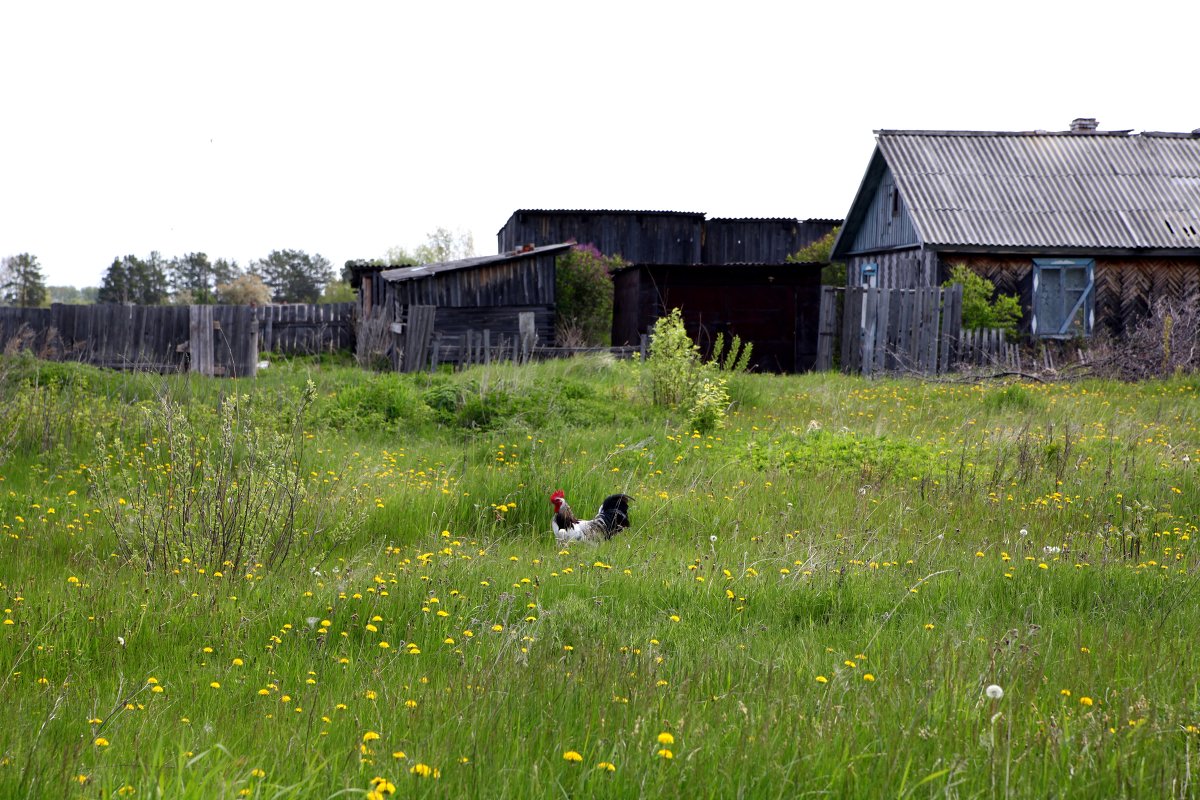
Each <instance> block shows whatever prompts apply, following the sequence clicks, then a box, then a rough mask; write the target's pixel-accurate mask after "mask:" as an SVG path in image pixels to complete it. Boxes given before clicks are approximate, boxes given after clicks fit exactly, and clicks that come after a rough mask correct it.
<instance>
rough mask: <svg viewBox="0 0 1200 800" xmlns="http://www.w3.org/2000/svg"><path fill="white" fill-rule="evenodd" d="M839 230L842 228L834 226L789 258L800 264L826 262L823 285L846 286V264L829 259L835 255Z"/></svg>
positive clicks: (822, 275)
mask: <svg viewBox="0 0 1200 800" xmlns="http://www.w3.org/2000/svg"><path fill="white" fill-rule="evenodd" d="M839 230H841V228H834V229H833V230H831V231H830V232H829V233H827V234H825V235H824V236H822V237H821V238H820V239H817V240H816V241H815V242H810V243H809V244H807V245H805V246H804V247H801V248H800V249H799V250H797V251H796V252H795V253H793V254H792V255H790V256H788V257H787V260H788V261H789V262H791V263H798V264H824V265H825V268H824V269H822V270H821V283H822V285H824V286H845V285H846V265H845V264H843V263H841V262H840V261H830V260H829V259H830V258H831V257H832V256H833V243H834V240H836V239H837V235H838V231H839Z"/></svg>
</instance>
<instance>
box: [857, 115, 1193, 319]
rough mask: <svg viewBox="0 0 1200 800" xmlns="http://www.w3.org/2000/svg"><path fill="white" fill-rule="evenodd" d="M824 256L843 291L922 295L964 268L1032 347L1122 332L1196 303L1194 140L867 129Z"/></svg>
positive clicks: (1081, 132)
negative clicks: (1017, 320) (991, 292)
mask: <svg viewBox="0 0 1200 800" xmlns="http://www.w3.org/2000/svg"><path fill="white" fill-rule="evenodd" d="M833 258H834V260H835V261H844V262H845V263H846V265H847V281H848V283H849V284H850V285H852V286H878V287H882V288H892V287H896V288H920V287H927V286H936V285H938V284H940V283H941V282H943V281H944V280H945V279H946V277H947V274H948V272H949V269H950V267H951V266H953V265H955V264H958V263H962V264H965V265H967V266H968V267H970V268H971V269H972V270H974V271H976V272H977V273H979V274H981V275H983V276H984V277H985V278H988V279H989V280H991V281H992V282H993V283H994V284H995V285H996V288H997V290H998V291H1000V292H1002V293H1005V294H1013V295H1017V296H1019V297H1020V300H1021V304H1022V306H1023V308H1024V310H1025V314H1024V317H1023V320H1022V325H1023V327H1024V330H1025V332H1026V333H1028V334H1031V335H1033V336H1037V337H1052V338H1053V337H1057V338H1064V337H1074V336H1090V335H1091V334H1092V333H1093V331H1095V330H1096V327H1097V326H1104V327H1106V328H1108V329H1109V331H1111V332H1112V333H1115V334H1118V335H1119V334H1121V333H1122V332H1124V331H1125V330H1126V329H1128V327H1129V326H1130V325H1131V323H1133V322H1134V321H1135V320H1136V318H1137V317H1139V316H1140V315H1143V314H1145V313H1146V312H1147V311H1148V309H1149V307H1150V305H1151V304H1152V303H1153V302H1154V301H1155V299H1156V298H1160V297H1161V298H1170V299H1173V300H1177V301H1183V300H1188V299H1190V298H1195V297H1197V296H1200V130H1196V131H1192V132H1191V133H1156V132H1150V131H1147V132H1143V133H1137V134H1133V133H1131V132H1130V131H1100V130H1098V126H1097V124H1096V120H1094V119H1090V118H1080V119H1076V120H1074V121H1073V122H1072V124H1071V129H1070V130H1068V131H1056V132H1047V131H1029V132H996V131H893V130H881V131H876V148H875V152H874V153H873V154H872V156H871V160H870V162H869V163H868V166H867V171H866V175H865V176H864V178H863V180H862V183H861V185H860V187H859V190H858V194H857V196H856V197H855V199H854V202H853V205H852V206H851V208H850V212H849V213H848V214H847V218H846V224H845V226H844V227H843V228H842V231H841V233H840V234H839V236H838V240H837V242H836V243H835V245H834V249H833Z"/></svg>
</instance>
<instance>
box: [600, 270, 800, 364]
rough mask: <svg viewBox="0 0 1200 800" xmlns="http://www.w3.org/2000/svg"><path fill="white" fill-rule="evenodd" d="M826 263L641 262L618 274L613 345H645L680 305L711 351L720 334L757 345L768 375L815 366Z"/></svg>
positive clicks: (757, 360)
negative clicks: (660, 320)
mask: <svg viewBox="0 0 1200 800" xmlns="http://www.w3.org/2000/svg"><path fill="white" fill-rule="evenodd" d="M822 266H823V265H822V264H787V263H773V264H637V265H633V266H630V267H626V268H625V269H621V270H618V271H617V273H616V274H615V275H613V285H614V289H615V291H614V296H613V344H637V343H638V342H639V341H640V339H641V336H642V335H644V334H648V333H650V331H651V329H652V328H653V327H654V323H655V321H656V320H657V319H658V318H659V317H662V316H665V315H666V314H668V313H670V311H671V309H673V308H679V309H680V310H681V311H682V314H683V321H684V325H685V327H686V328H687V330H688V333H689V334H690V335H691V337H692V339H693V340H695V341H696V342H697V343H698V344H699V345H700V349H701V351H702V352H703V353H704V354H705V355H708V354H709V353H710V352H711V350H712V345H713V342H714V340H715V339H716V337H717V335H718V334H724V336H725V338H726V340H727V341H728V340H729V339H730V338H731V337H732V336H734V335H737V336H740V337H742V339H743V340H745V341H748V342H751V343H753V345H754V349H753V353H752V358H751V365H752V366H753V367H755V368H756V369H758V370H760V371H765V372H801V371H804V370H809V369H812V368H813V366H814V364H815V362H816V355H817V323H818V321H819V319H818V317H819V311H820V295H821V267H822Z"/></svg>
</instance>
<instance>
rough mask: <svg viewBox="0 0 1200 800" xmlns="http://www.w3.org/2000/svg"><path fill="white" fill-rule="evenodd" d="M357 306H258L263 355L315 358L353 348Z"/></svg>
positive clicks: (328, 304) (336, 304) (344, 304)
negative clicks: (317, 355)
mask: <svg viewBox="0 0 1200 800" xmlns="http://www.w3.org/2000/svg"><path fill="white" fill-rule="evenodd" d="M357 305H358V304H357V303H321V304H318V305H306V304H298V305H268V306H256V307H255V311H254V313H255V316H256V317H257V319H258V321H259V328H260V329H261V331H262V335H261V340H260V342H259V349H260V350H262V352H264V353H281V354H283V355H315V354H316V353H333V352H337V351H339V350H353V349H354V309H355V307H356V306H357Z"/></svg>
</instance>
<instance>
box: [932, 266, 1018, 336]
mask: <svg viewBox="0 0 1200 800" xmlns="http://www.w3.org/2000/svg"><path fill="white" fill-rule="evenodd" d="M956 283H961V284H962V287H963V300H962V326H963V328H965V329H967V330H976V329H979V328H1000V329H1002V330H1004V331H1005V332H1006V333H1007V335H1008V337H1009V338H1015V337H1016V335H1017V323H1019V322H1020V321H1021V303H1020V301H1019V300H1017V298H1016V297H1014V296H1012V295H1010V294H1002V295H999V296H996V285H995V284H994V283H992V282H991V281H989V280H988V279H987V278H985V277H983V276H982V275H980V274H979V273H977V272H975V271H973V270H972V269H971V268H970V267H968V266H967V265H966V264H955V265H953V266H952V267H951V268H950V278H949V279H948V280H947V281H946V282H945V283H943V284H942V285H943V286H946V287H949V286H953V285H954V284H956ZM993 297H994V298H995V299H994V300H993Z"/></svg>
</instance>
